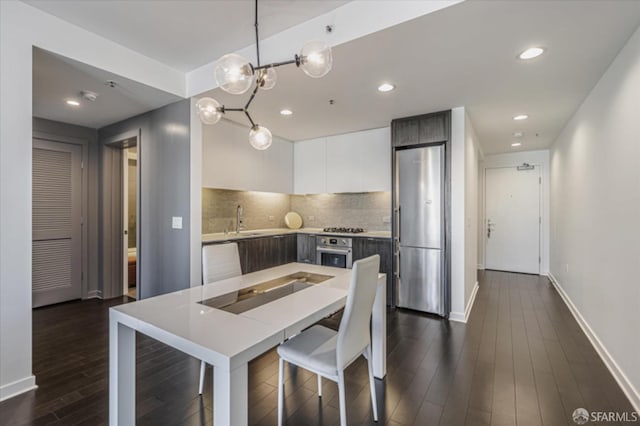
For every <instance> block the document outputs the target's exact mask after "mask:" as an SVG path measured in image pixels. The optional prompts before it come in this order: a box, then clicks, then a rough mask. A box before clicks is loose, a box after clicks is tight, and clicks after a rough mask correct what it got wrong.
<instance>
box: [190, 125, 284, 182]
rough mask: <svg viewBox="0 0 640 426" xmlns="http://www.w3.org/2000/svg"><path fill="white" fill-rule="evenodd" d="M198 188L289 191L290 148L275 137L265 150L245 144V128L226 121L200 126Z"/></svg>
mask: <svg viewBox="0 0 640 426" xmlns="http://www.w3.org/2000/svg"><path fill="white" fill-rule="evenodd" d="M202 134H203V141H202V155H203V157H202V186H203V187H205V188H221V189H234V190H241V191H265V192H280V193H285V194H290V193H291V192H292V191H293V145H292V144H291V143H290V142H288V141H285V140H282V139H280V138H278V137H274V138H273V144H272V145H271V147H270V148H269V149H267V150H265V151H258V150H256V149H254V148H253V147H251V145H250V144H249V140H248V138H249V129H248V128H246V127H244V126H240V125H238V124H235V123H231V122H228V121H221V122H219V123H217V124H215V125H212V126H204V127H203V132H202Z"/></svg>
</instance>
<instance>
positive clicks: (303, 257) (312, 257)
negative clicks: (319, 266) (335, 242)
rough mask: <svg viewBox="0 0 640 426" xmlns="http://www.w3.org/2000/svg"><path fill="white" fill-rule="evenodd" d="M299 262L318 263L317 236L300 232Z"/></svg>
mask: <svg viewBox="0 0 640 426" xmlns="http://www.w3.org/2000/svg"><path fill="white" fill-rule="evenodd" d="M297 238H298V259H297V260H298V262H300V263H316V236H315V235H311V234H298V236H297Z"/></svg>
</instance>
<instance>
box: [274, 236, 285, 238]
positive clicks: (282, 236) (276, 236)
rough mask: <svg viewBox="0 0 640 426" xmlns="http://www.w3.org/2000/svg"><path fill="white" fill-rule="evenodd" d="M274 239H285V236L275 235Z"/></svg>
mask: <svg viewBox="0 0 640 426" xmlns="http://www.w3.org/2000/svg"><path fill="white" fill-rule="evenodd" d="M273 238H284V235H274V236H273Z"/></svg>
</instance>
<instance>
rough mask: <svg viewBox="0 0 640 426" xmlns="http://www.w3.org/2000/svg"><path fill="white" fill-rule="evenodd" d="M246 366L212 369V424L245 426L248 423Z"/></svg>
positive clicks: (218, 425)
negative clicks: (230, 368) (233, 368)
mask: <svg viewBox="0 0 640 426" xmlns="http://www.w3.org/2000/svg"><path fill="white" fill-rule="evenodd" d="M248 385H249V381H248V365H247V364H243V365H241V366H239V367H237V368H236V369H235V370H231V371H225V370H223V369H221V368H219V367H214V369H213V424H214V425H216V426H227V425H228V426H245V425H246V424H247V423H248V422H249V398H248V390H247V387H248Z"/></svg>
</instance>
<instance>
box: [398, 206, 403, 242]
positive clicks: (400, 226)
mask: <svg viewBox="0 0 640 426" xmlns="http://www.w3.org/2000/svg"><path fill="white" fill-rule="evenodd" d="M400 208H401V206H398V242H401V241H402V240H401V239H402V225H401V224H402V215H401V214H400Z"/></svg>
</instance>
